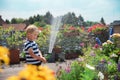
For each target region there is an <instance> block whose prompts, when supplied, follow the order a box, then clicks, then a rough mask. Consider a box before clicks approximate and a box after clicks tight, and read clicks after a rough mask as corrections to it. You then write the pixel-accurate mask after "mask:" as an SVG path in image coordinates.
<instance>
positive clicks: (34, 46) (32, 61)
mask: <svg viewBox="0 0 120 80" xmlns="http://www.w3.org/2000/svg"><path fill="white" fill-rule="evenodd" d="M29 48H32V49H33V52H34V54H35V55H36V56H40V53H39V48H38V45H37V44H36V42H35V41H28V40H27V41H26V42H25V43H24V51H25V54H26V62H27V64H39V63H41V61H39V60H37V59H34V58H33V57H32V56H31V55H30V54H29V52H28V49H29Z"/></svg>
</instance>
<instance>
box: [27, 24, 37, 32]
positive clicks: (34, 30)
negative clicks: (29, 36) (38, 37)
mask: <svg viewBox="0 0 120 80" xmlns="http://www.w3.org/2000/svg"><path fill="white" fill-rule="evenodd" d="M33 32H38V33H39V30H38V28H37V27H36V26H35V25H29V26H28V27H27V28H26V33H33Z"/></svg>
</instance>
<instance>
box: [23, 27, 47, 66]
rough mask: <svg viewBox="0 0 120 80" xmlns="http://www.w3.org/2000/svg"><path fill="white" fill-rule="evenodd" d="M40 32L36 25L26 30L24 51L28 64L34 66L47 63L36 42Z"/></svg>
mask: <svg viewBox="0 0 120 80" xmlns="http://www.w3.org/2000/svg"><path fill="white" fill-rule="evenodd" d="M39 32H40V31H39V30H38V28H37V27H36V26H34V25H29V26H28V27H27V29H26V38H27V40H26V42H25V43H24V51H25V53H26V63H27V64H32V65H37V66H39V65H41V62H44V63H45V62H46V59H45V58H44V57H43V56H42V54H41V52H40V50H39V48H38V46H37V43H36V42H35V40H36V39H37V36H38V34H39Z"/></svg>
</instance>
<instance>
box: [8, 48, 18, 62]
mask: <svg viewBox="0 0 120 80" xmlns="http://www.w3.org/2000/svg"><path fill="white" fill-rule="evenodd" d="M9 51H10V54H9V58H10V64H18V63H20V58H19V53H20V50H19V49H10V50H9Z"/></svg>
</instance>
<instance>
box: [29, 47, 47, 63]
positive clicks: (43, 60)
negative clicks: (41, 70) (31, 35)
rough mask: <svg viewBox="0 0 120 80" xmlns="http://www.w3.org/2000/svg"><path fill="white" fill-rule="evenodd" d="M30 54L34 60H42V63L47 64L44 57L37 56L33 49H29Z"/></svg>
mask: <svg viewBox="0 0 120 80" xmlns="http://www.w3.org/2000/svg"><path fill="white" fill-rule="evenodd" d="M28 52H29V54H30V55H31V56H32V57H33V58H34V59H37V60H40V61H42V62H46V59H45V58H44V57H42V56H41V55H40V56H36V55H35V54H34V52H33V49H32V48H29V49H28Z"/></svg>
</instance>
